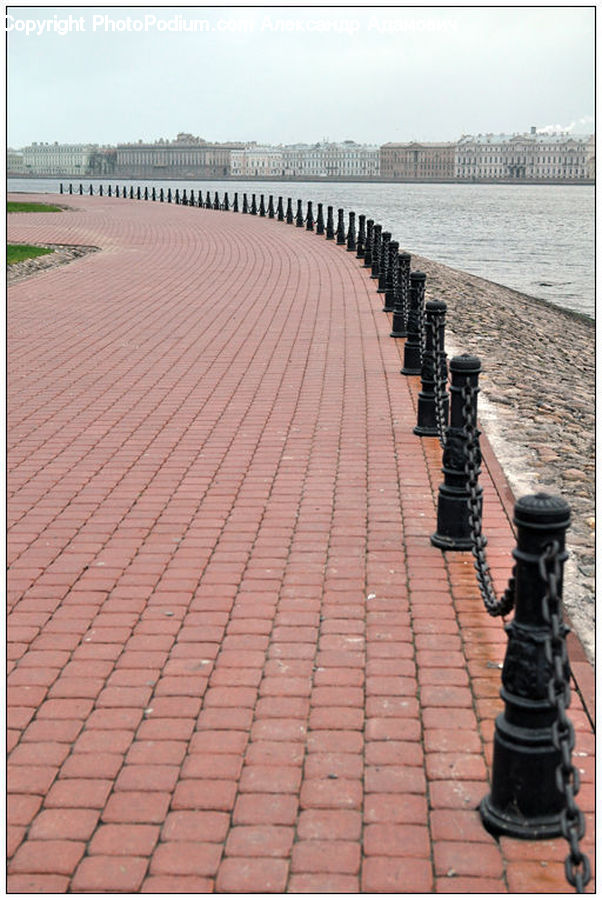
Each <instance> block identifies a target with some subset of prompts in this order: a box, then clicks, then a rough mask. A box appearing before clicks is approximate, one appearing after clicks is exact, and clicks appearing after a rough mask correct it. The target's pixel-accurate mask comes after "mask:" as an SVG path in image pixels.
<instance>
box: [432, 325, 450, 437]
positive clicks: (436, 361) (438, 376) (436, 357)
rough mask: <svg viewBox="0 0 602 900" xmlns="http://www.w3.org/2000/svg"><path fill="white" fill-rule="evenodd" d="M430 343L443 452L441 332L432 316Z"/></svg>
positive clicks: (443, 386) (439, 434)
mask: <svg viewBox="0 0 602 900" xmlns="http://www.w3.org/2000/svg"><path fill="white" fill-rule="evenodd" d="M430 325H431V334H432V343H433V365H434V371H433V382H434V385H433V391H434V394H435V419H436V422H437V437H438V438H439V443H440V445H441V449H442V450H445V439H446V434H445V429H446V427H447V422H446V417H445V405H444V402H443V401H444V397H443V395H444V393H445V382H446V380H447V379H446V378H444V377H443V348H442V347H441V346H440V340H439V339H440V337H441V332H440V328H439V317H438V316H432V318H431V319H430Z"/></svg>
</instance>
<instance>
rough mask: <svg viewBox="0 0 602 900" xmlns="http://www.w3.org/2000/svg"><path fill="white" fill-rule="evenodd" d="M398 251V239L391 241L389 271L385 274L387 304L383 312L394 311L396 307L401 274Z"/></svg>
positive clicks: (388, 261)
mask: <svg viewBox="0 0 602 900" xmlns="http://www.w3.org/2000/svg"><path fill="white" fill-rule="evenodd" d="M398 253H399V244H398V243H397V241H389V243H388V244H387V271H386V275H385V305H384V306H383V312H393V309H394V308H395V297H396V295H397V278H398V275H399V267H398V263H397V256H398Z"/></svg>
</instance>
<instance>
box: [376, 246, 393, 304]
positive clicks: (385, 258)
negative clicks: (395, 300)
mask: <svg viewBox="0 0 602 900" xmlns="http://www.w3.org/2000/svg"><path fill="white" fill-rule="evenodd" d="M390 243H391V232H390V231H383V233H382V241H381V244H380V266H379V270H378V288H377V290H378V293H379V294H386V292H387V278H388V274H389V244H390ZM383 311H384V312H391V310H390V309H387V308H386V303H385V306H384V307H383Z"/></svg>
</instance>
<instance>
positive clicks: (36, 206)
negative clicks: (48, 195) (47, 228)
mask: <svg viewBox="0 0 602 900" xmlns="http://www.w3.org/2000/svg"><path fill="white" fill-rule="evenodd" d="M6 211H7V212H9V213H11V212H62V211H63V210H62V209H61V207H60V206H52V204H50V203H24V202H23V203H22V202H21V201H19V200H9V201H8V202H7V204H6Z"/></svg>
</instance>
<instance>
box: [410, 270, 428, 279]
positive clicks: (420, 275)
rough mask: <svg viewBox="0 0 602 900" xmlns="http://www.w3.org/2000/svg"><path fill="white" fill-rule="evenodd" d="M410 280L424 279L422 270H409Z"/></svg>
mask: <svg viewBox="0 0 602 900" xmlns="http://www.w3.org/2000/svg"><path fill="white" fill-rule="evenodd" d="M410 281H426V275H425V274H424V272H418V271H416V272H410Z"/></svg>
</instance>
